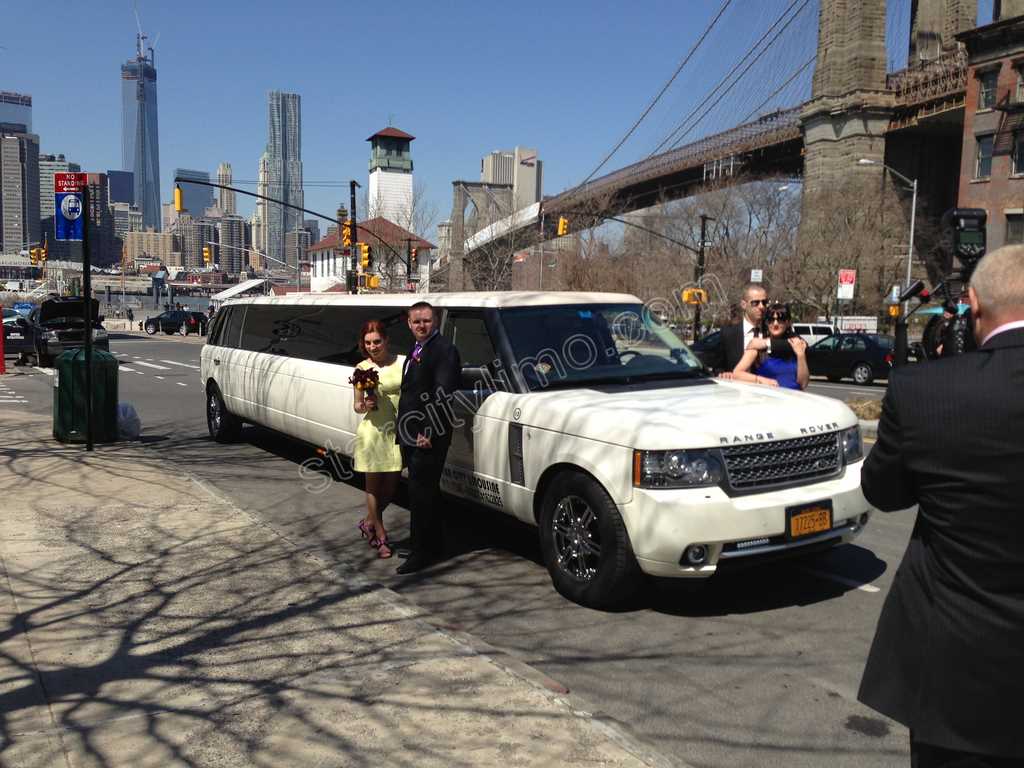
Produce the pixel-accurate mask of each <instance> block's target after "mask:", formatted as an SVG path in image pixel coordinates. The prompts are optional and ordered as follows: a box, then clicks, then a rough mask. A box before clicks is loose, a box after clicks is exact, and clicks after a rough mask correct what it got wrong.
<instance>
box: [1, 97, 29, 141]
mask: <svg viewBox="0 0 1024 768" xmlns="http://www.w3.org/2000/svg"><path fill="white" fill-rule="evenodd" d="M3 125H6V126H8V128H7V130H9V131H12V132H13V131H18V128H17V126H21V129H20V131H19V132H20V133H32V97H31V96H29V95H28V94H27V93H14V92H13V91H0V126H3Z"/></svg>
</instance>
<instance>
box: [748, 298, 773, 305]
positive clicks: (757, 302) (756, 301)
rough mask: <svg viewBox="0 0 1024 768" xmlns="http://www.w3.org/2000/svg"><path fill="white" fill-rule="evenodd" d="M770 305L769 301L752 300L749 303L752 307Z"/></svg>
mask: <svg viewBox="0 0 1024 768" xmlns="http://www.w3.org/2000/svg"><path fill="white" fill-rule="evenodd" d="M769 303H770V302H769V301H768V299H751V300H750V301H748V302H747V304H749V305H750V306H752V307H759V306H760V307H767V306H768V304H769Z"/></svg>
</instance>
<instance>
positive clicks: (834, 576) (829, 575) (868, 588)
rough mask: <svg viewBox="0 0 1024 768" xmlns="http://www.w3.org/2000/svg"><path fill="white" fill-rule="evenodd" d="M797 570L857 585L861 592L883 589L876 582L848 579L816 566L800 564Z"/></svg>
mask: <svg viewBox="0 0 1024 768" xmlns="http://www.w3.org/2000/svg"><path fill="white" fill-rule="evenodd" d="M797 570H798V571H803V572H804V573H809V574H811V575H812V576H817V577H819V578H822V579H829V580H830V581H835V582H837V583H839V584H843V585H845V586H847V587H856V588H857V589H859V590H860V591H861V592H870V593H875V592H881V590H880V589H879V588H878V587H876V586H875V585H874V584H865V583H863V582H860V581H856V580H854V579H848V578H846V577H845V576H840V575H839V574H837V573H829V572H828V571H819V570H816V569H814V568H804V567H802V566H798V567H797Z"/></svg>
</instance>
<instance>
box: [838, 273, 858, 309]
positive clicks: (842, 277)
mask: <svg viewBox="0 0 1024 768" xmlns="http://www.w3.org/2000/svg"><path fill="white" fill-rule="evenodd" d="M856 285H857V270H856V269H840V270H839V290H838V291H837V293H836V298H837V299H843V300H846V301H852V300H853V289H854V287H855V286H856Z"/></svg>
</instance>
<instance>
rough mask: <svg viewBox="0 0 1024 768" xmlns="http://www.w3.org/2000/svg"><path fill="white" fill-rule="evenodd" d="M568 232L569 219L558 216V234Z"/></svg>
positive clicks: (566, 233) (560, 235) (561, 234)
mask: <svg viewBox="0 0 1024 768" xmlns="http://www.w3.org/2000/svg"><path fill="white" fill-rule="evenodd" d="M568 234H569V220H568V219H567V218H565V216H559V217H558V236H559V237H562V236H563V235H568Z"/></svg>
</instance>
